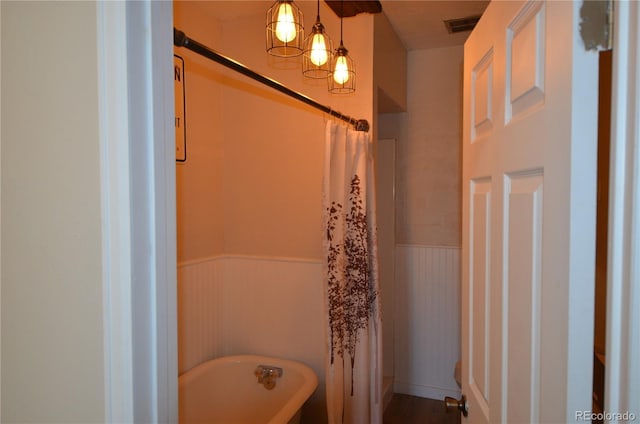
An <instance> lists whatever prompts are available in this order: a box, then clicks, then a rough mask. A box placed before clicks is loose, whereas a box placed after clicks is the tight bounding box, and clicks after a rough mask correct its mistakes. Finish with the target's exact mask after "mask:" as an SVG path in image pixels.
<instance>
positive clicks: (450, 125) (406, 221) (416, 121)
mask: <svg viewBox="0 0 640 424" xmlns="http://www.w3.org/2000/svg"><path fill="white" fill-rule="evenodd" d="M462 61H463V47H462V46H457V47H447V48H440V49H429V50H413V51H410V52H409V54H408V83H407V84H408V86H409V87H410V90H409V92H408V96H407V112H406V113H396V114H382V115H380V122H379V137H380V138H397V139H398V151H397V175H396V178H397V191H396V208H397V215H396V217H397V218H396V219H397V221H396V237H397V243H399V244H413V245H427V246H459V245H460V196H461V192H460V190H461V187H460V184H461V182H460V166H461V160H460V159H461V156H460V155H461V130H462V128H461V122H462V121H461V119H462V114H461V112H462Z"/></svg>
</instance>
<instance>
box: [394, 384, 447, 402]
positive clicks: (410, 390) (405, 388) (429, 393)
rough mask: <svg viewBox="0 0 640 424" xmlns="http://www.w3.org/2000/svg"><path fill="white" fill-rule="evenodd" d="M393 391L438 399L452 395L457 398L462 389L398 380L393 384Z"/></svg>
mask: <svg viewBox="0 0 640 424" xmlns="http://www.w3.org/2000/svg"><path fill="white" fill-rule="evenodd" d="M393 391H394V392H395V393H402V394H405V395H413V396H419V397H423V398H429V399H436V400H443V399H444V398H445V396H451V397H454V398H456V399H457V398H459V397H460V390H456V389H449V388H443V387H435V386H423V385H418V384H411V383H403V382H398V381H396V382H395V383H394V384H393Z"/></svg>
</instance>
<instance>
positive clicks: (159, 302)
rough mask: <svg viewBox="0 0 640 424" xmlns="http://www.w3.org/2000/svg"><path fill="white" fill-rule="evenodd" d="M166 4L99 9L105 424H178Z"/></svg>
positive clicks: (168, 13) (169, 49) (110, 4)
mask: <svg viewBox="0 0 640 424" xmlns="http://www.w3.org/2000/svg"><path fill="white" fill-rule="evenodd" d="M172 20H173V16H172V3H171V2H154V1H150V0H147V1H141V2H126V3H122V2H98V3H97V37H96V38H97V49H98V64H97V65H98V72H99V77H98V89H99V102H100V112H99V113H100V142H99V143H100V162H101V187H102V188H101V190H102V195H101V196H102V197H101V198H102V214H103V216H102V223H103V230H102V231H103V236H102V237H103V264H102V266H103V299H104V300H103V306H104V311H103V314H104V355H105V361H104V373H105V374H104V377H105V400H104V402H105V420H106V421H107V422H118V423H129V422H149V423H157V422H162V423H175V422H177V421H178V387H177V378H178V371H177V313H176V299H177V295H176V253H175V252H176V250H175V247H176V235H175V220H176V217H175V160H174V157H175V156H174V155H175V153H174V145H175V141H174V137H175V134H174V130H173V126H172V125H173V114H174V112H173V81H172V79H173V78H172V72H173V48H172V46H173V43H172V37H173V36H172Z"/></svg>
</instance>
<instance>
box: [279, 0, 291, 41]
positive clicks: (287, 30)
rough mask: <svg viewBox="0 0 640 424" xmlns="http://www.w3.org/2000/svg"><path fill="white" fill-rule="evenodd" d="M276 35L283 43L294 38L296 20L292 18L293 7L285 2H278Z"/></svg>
mask: <svg viewBox="0 0 640 424" xmlns="http://www.w3.org/2000/svg"><path fill="white" fill-rule="evenodd" d="M276 37H278V40H280V41H282V42H283V43H290V42H291V41H293V39H294V38H296V22H295V20H294V19H293V9H292V8H291V5H290V4H289V3H287V2H284V3H282V4H280V7H279V8H278V23H277V24H276Z"/></svg>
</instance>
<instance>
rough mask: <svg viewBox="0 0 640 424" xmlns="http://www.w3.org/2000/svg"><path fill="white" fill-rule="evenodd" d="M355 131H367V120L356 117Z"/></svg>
mask: <svg viewBox="0 0 640 424" xmlns="http://www.w3.org/2000/svg"><path fill="white" fill-rule="evenodd" d="M356 131H364V132H369V121H367V120H366V119H358V122H356Z"/></svg>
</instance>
